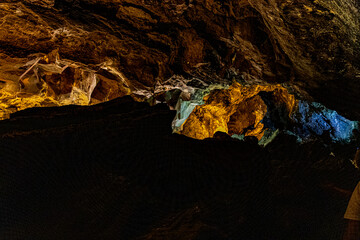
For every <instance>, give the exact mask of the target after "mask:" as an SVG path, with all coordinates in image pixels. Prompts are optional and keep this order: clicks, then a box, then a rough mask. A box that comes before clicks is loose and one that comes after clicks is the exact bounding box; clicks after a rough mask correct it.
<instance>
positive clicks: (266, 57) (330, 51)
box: [0, 0, 360, 119]
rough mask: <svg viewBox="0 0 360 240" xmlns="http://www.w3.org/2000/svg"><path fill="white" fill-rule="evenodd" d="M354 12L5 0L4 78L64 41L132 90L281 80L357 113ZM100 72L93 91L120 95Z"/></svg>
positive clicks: (298, 6)
mask: <svg viewBox="0 0 360 240" xmlns="http://www.w3.org/2000/svg"><path fill="white" fill-rule="evenodd" d="M358 10H359V6H358V3H357V2H356V1H355V0H350V1H344V0H334V1H326V0H316V1H305V0H295V1H283V0H281V1H280V0H270V1H265V0H237V1H215V0H201V1H180V0H169V1H156V0H152V1H140V0H124V1H117V0H113V1H110V0H96V1H95V0H57V1H50V0H48V1H45V0H25V1H16V0H5V1H2V3H1V5H0V18H1V20H2V21H1V22H2V24H1V25H0V33H1V34H0V52H1V53H2V56H3V57H2V59H4V58H5V57H6V58H8V57H10V58H11V60H8V61H13V62H14V66H13V68H14V70H13V71H12V74H11V73H10V75H9V72H7V74H6V76H7V77H5V78H4V77H1V79H3V80H2V81H3V82H5V83H7V82H8V81H9V80H11V79H14V78H16V77H14V75H16V76H18V73H17V72H18V66H19V64H21V63H23V62H24V61H25V60H24V59H16V58H25V57H29V54H35V53H36V54H37V53H39V52H41V53H44V54H48V53H50V52H52V51H53V50H55V49H58V51H59V54H60V57H61V58H63V59H70V60H73V61H76V62H81V63H83V64H87V65H88V67H90V68H92V69H94V70H96V67H94V65H96V64H101V63H104V62H107V63H110V62H111V64H110V65H111V66H112V67H113V68H114V69H115V70H116V71H118V72H119V73H121V74H122V75H123V77H124V78H126V79H127V80H128V81H129V82H131V86H130V88H131V89H132V90H134V89H147V90H149V91H151V89H153V86H154V84H155V83H156V82H157V81H165V80H166V79H168V78H169V77H170V76H172V75H173V74H175V73H176V74H181V75H184V76H187V75H192V76H197V77H201V78H207V79H223V80H225V81H227V80H232V79H233V78H235V79H243V80H245V81H248V82H252V83H254V82H263V81H267V82H271V83H273V82H285V83H287V84H288V86H289V87H290V88H291V89H292V90H293V91H294V92H298V93H300V95H302V96H303V97H306V98H309V97H313V98H315V100H317V101H320V102H322V103H323V104H325V105H326V106H327V107H329V108H330V109H335V110H338V111H339V112H340V113H342V114H344V115H345V116H348V117H351V118H352V119H360V113H359V110H358V109H360V107H359V106H360V101H359V100H358V97H357V93H358V92H359V87H358V86H359V79H360V78H359V71H358V68H359V62H360V61H359V56H360V54H359V41H358V39H359V35H360V31H359V26H360V24H359V11H358ZM30 59H31V57H30ZM3 68H4V67H3V65H2V66H1V67H0V72H4V71H3ZM100 75H102V74H100ZM104 77H106V76H103V77H101V78H100V79H99V80H98V82H100V83H99V87H98V94H97V95H96V96H97V97H99V98H102V100H104V99H105V100H106V96H107V95H109V96H110V98H112V97H116V96H123V92H122V91H121V90H119V89H118V88H116V87H113V86H114V85H116V84H115V83H114V82H112V81H106V80H104ZM12 81H13V80H12ZM44 81H46V79H45V80H44ZM115 81H119V79H115ZM9 84H12V83H9ZM5 85H7V84H5ZM18 90H19V89H18ZM102 100H101V101H102ZM95 102H96V101H95Z"/></svg>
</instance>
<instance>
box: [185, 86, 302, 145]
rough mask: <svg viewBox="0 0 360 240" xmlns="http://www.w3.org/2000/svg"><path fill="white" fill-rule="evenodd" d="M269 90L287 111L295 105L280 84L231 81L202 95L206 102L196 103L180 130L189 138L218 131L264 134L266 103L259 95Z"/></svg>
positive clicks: (205, 135)
mask: <svg viewBox="0 0 360 240" xmlns="http://www.w3.org/2000/svg"><path fill="white" fill-rule="evenodd" d="M260 92H271V93H272V94H273V97H274V101H275V103H276V104H285V105H286V109H287V111H288V112H289V115H290V114H292V113H293V111H294V110H295V108H296V103H297V102H296V99H295V97H294V96H293V95H291V94H289V93H288V91H287V90H286V89H285V88H284V87H282V86H281V85H252V86H249V87H247V86H242V85H241V84H239V83H233V84H232V85H231V86H230V87H229V88H228V89H222V90H219V89H217V90H214V91H212V92H211V93H210V94H209V95H207V96H205V97H204V101H205V104H203V105H199V106H196V108H195V109H194V110H193V112H192V113H191V114H190V116H189V117H188V119H187V120H186V121H185V122H184V124H183V126H182V127H183V128H182V129H183V130H182V131H181V134H183V135H186V136H188V137H191V138H196V139H204V138H209V137H213V136H214V134H215V133H216V132H217V131H221V132H225V133H228V134H229V135H233V134H238V135H240V134H244V135H245V136H255V137H257V138H258V139H259V140H260V139H261V138H262V136H263V135H264V131H265V129H264V125H263V124H262V123H261V120H262V119H263V118H264V117H265V115H266V113H267V106H266V104H265V102H264V101H263V100H262V98H261V97H260V96H259V95H258V94H259V93H260Z"/></svg>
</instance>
